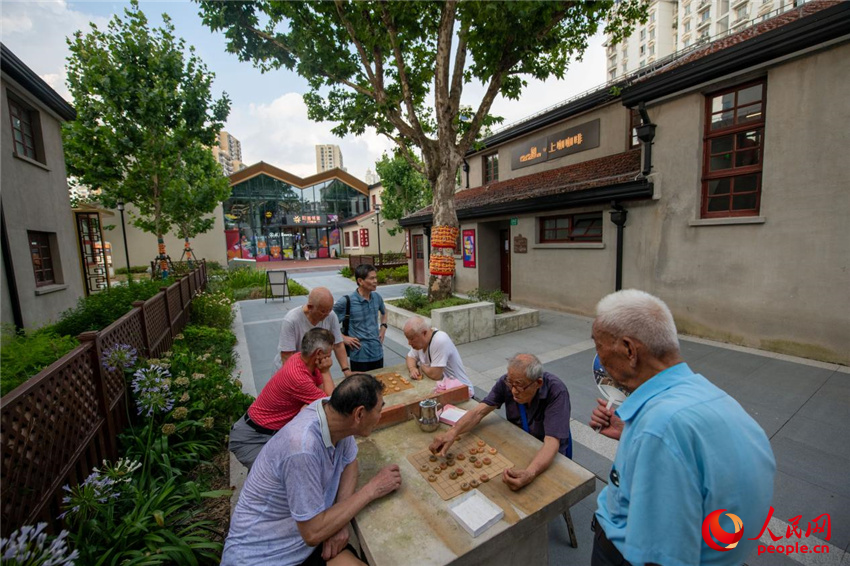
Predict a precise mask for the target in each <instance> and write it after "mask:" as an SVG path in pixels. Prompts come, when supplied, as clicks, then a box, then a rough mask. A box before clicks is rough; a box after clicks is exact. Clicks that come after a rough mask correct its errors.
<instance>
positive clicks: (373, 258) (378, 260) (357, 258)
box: [348, 254, 407, 271]
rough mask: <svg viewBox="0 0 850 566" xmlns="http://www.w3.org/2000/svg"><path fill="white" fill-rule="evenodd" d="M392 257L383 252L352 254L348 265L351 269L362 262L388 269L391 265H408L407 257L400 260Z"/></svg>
mask: <svg viewBox="0 0 850 566" xmlns="http://www.w3.org/2000/svg"><path fill="white" fill-rule="evenodd" d="M390 259H391V258H390V257H387V256H385V255H383V254H381V255H380V256H379V255H350V256H348V267H350V268H351V271H354V268H355V267H357V266H358V265H361V264H367V265H374V266H375V267H377V268H378V269H386V268H391V267H402V266H404V265H407V259H405V258H401V260H400V261H390ZM392 259H395V258H392Z"/></svg>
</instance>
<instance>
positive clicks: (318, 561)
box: [301, 543, 357, 566]
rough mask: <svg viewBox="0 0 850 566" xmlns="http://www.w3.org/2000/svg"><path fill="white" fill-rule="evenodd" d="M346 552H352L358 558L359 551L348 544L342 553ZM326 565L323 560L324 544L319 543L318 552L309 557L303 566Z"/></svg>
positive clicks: (315, 551)
mask: <svg viewBox="0 0 850 566" xmlns="http://www.w3.org/2000/svg"><path fill="white" fill-rule="evenodd" d="M346 550H348V551H349V552H351V554H353V555H354V556H357V551H356V550H354V547H353V546H351V545H350V544H346V545H345V548H343V549H342V551H341V552H345V551H346ZM325 564H327V562H325V559H324V558H322V544H321V543H319V545H318V546H317V547H316V550H314V551H313V553H312V554H310V556H308V557H307V560H305V561H304V562H302V563H301V566H325Z"/></svg>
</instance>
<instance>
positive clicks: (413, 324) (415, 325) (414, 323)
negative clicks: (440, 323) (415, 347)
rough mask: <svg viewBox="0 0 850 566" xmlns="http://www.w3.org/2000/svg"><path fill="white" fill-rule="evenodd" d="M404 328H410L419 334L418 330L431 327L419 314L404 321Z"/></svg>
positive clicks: (426, 330)
mask: <svg viewBox="0 0 850 566" xmlns="http://www.w3.org/2000/svg"><path fill="white" fill-rule="evenodd" d="M404 330H405V331H407V330H410V331H411V332H415V333H417V334H419V333H420V332H428V331H429V330H431V327H430V326H428V323H427V322H425V319H424V318H422V317H421V316H412V317H410V318H409V319H408V320H407V322H405V323H404Z"/></svg>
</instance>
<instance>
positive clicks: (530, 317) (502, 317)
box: [386, 302, 540, 344]
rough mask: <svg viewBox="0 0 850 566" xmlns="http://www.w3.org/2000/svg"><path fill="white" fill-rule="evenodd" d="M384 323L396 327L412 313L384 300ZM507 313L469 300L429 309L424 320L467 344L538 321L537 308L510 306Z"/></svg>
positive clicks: (491, 304) (532, 325) (402, 324)
mask: <svg viewBox="0 0 850 566" xmlns="http://www.w3.org/2000/svg"><path fill="white" fill-rule="evenodd" d="M386 307H387V322H388V323H389V324H390V325H392V326H393V327H395V328H398V329H399V330H403V329H404V325H405V323H406V322H407V321H408V320H410V318H411V317H414V316H417V315H416V314H415V313H412V312H410V311H407V310H404V309H402V308H399V307H397V306H395V305H391V304H390V303H386ZM512 308H513V309H514V310H513V311H511V312H509V313H504V314H496V305H494V304H493V303H489V302H480V303H471V304H468V305H458V306H456V307H446V308H443V309H434V310H432V311H431V318H430V319H428V318H426V317H423V318H424V319H425V322H426V323H427V324H429V325H430V326H433V327H434V328H438V329H440V330H442V331H443V332H445V333H446V334H448V335H449V336H451V338H452V342H454V343H455V344H467V343H469V342H475V341H477V340H483V339H485V338H491V337H493V336H499V335H501V334H507V333H509V332H516V331H517V330H523V329H525V328H532V327H534V326H538V325H539V324H540V314H539V313H538V311H536V310H534V309H529V308H519V307H512Z"/></svg>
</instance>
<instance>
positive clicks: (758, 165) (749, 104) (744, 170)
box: [700, 79, 767, 218]
mask: <svg viewBox="0 0 850 566" xmlns="http://www.w3.org/2000/svg"><path fill="white" fill-rule="evenodd" d="M756 86H760V87H761V96H760V97H759V98H745V99H744V100H743V101H742V100H741V99H740V95H741V94H742V93H744V92H745V91H749V89H752V88H753V87H756ZM729 95H732V99H731V103H732V104H731V106H727V107H723V102H722V101H723V99H724V97H728V96H729ZM749 95H750V92H747V96H749ZM715 101H718V102H720V104H719V105H718V106H719V108H717V109H715V108H714V106H715V105H714V102H715ZM766 106H767V81H766V80H765V79H760V80H757V81H751V82H748V83H744V84H740V85H736V86H734V87H731V88H727V89H724V90H720V91H716V92H713V93H710V94H707V95H706V97H705V133H704V136H703V163H702V172H703V173H702V195H701V199H700V218H728V217H739V216H757V215H758V214H759V210H760V209H761V188H762V171H763V168H764V128H765V122H766V115H765V113H766ZM758 110H760V112H758ZM747 112H752V113H751V114H746V113H747ZM715 120H716V121H715ZM723 120H728V121H729V122H728V123H725V124H724V123H723ZM713 126H714V127H713Z"/></svg>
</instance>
